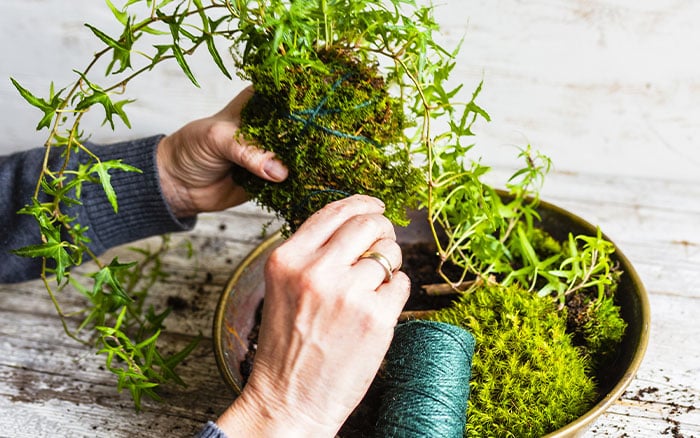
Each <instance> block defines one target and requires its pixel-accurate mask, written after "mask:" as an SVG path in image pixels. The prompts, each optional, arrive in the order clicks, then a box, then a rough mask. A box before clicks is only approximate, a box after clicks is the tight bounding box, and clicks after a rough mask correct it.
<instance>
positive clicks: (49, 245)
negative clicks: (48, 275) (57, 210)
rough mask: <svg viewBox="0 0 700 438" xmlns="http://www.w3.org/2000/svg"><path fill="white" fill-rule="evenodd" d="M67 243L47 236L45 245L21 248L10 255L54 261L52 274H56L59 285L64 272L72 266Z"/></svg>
mask: <svg viewBox="0 0 700 438" xmlns="http://www.w3.org/2000/svg"><path fill="white" fill-rule="evenodd" d="M68 246H69V244H68V242H61V241H60V239H59V240H56V239H55V238H54V237H53V236H48V241H47V242H46V243H41V244H37V245H28V246H24V247H22V248H18V249H14V250H12V253H13V254H15V255H18V256H20V257H46V258H47V259H51V260H54V262H55V263H56V266H55V267H54V268H53V272H54V273H55V274H56V280H57V281H58V282H59V283H60V282H61V281H63V278H64V277H65V273H66V270H68V268H69V267H70V266H72V265H73V262H72V259H71V256H70V254H69V253H68V251H67V250H66V247H68Z"/></svg>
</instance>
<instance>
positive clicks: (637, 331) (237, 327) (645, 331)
mask: <svg viewBox="0 0 700 438" xmlns="http://www.w3.org/2000/svg"><path fill="white" fill-rule="evenodd" d="M538 211H539V213H540V215H541V226H542V227H543V228H544V229H545V230H547V231H548V232H549V233H550V234H552V235H553V236H554V237H555V238H557V239H559V240H561V241H564V240H565V239H566V238H567V236H568V234H569V233H573V234H575V235H576V234H587V235H595V233H596V232H597V230H596V227H594V226H593V225H591V224H590V223H588V222H586V221H584V220H583V219H581V218H580V217H578V216H576V215H574V214H573V213H571V212H569V211H566V210H564V209H562V208H559V207H557V206H555V205H552V204H549V203H546V202H541V204H540V207H539V208H538ZM413 216H414V217H413V220H412V221H411V225H409V226H408V227H407V228H401V229H397V240H398V242H399V244H408V243H415V242H420V241H423V242H430V239H431V235H430V233H429V231H428V228H427V223H426V221H425V216H424V215H422V214H421V213H420V212H414V213H413ZM421 216H422V217H421ZM606 238H607V237H606ZM608 240H609V239H608ZM282 241H283V239H282V236H281V234H280V233H279V232H278V233H276V234H274V235H272V236H271V237H269V238H268V239H267V240H265V241H264V242H263V243H261V244H260V245H259V246H258V247H256V248H255V249H254V250H253V251H252V252H251V253H250V254H249V255H248V256H247V257H246V258H245V260H243V261H242V262H241V264H240V265H239V266H238V267H237V268H236V270H235V271H234V273H233V275H232V276H231V278H230V280H229V281H228V283H227V284H226V288H225V289H224V291H223V293H222V295H221V298H220V300H219V304H218V307H217V310H216V315H215V320H214V348H215V352H216V361H217V364H218V367H219V370H220V371H221V374H222V375H223V377H224V379H225V380H226V383H227V384H228V385H229V386H230V387H231V388H233V390H234V391H235V392H236V393H240V392H241V390H242V382H243V378H242V376H241V371H240V363H241V362H242V361H243V360H244V359H245V356H246V353H247V351H248V344H249V340H248V336H249V334H250V332H251V330H252V329H253V327H254V325H255V314H256V311H257V309H258V306H259V304H260V301H261V300H262V298H263V295H264V293H265V281H264V275H263V273H264V267H265V262H266V261H267V258H268V256H269V255H270V253H271V251H272V250H274V249H275V248H276V247H277V246H278V245H280V244H281V243H282ZM615 257H616V259H617V261H618V262H619V263H620V267H621V268H622V270H623V271H624V274H623V276H622V281H621V284H620V286H619V288H618V292H617V300H618V304H619V305H620V307H621V310H622V317H623V318H624V320H625V321H626V322H627V324H628V327H627V332H626V333H625V336H624V339H623V340H622V344H621V345H620V355H619V357H618V360H617V361H616V362H615V364H614V365H613V366H612V367H611V368H610V369H609V370H608V372H607V377H608V379H606V382H602V383H601V388H600V391H601V394H602V396H601V398H600V400H599V401H598V403H596V404H595V406H593V407H592V408H591V409H590V410H589V411H588V412H586V413H585V414H584V415H582V416H581V417H579V418H578V419H576V420H575V421H572V422H571V423H569V424H567V425H566V426H564V427H562V428H560V429H558V430H556V431H554V432H551V433H549V434H548V435H546V438H564V437H567V438H568V437H578V436H582V435H583V434H584V433H585V431H586V430H587V429H588V428H589V427H590V426H591V425H592V424H593V422H594V421H595V420H596V419H597V418H598V417H599V416H600V415H601V414H602V413H603V412H605V410H607V409H608V408H609V407H610V406H611V405H612V404H613V403H615V401H616V400H617V399H619V398H620V396H621V395H622V393H623V392H624V391H625V389H626V388H627V386H628V385H629V384H630V382H631V381H632V380H633V379H634V377H635V374H636V372H637V369H638V368H639V366H640V364H641V362H642V358H643V357H644V353H645V351H646V346H647V342H648V339H649V326H650V310H649V300H648V298H647V292H646V290H645V288H644V285H643V284H642V282H641V280H640V279H639V276H638V275H637V272H636V271H635V269H634V267H633V266H632V264H631V263H630V262H629V260H628V259H627V257H625V255H624V254H623V253H622V251H620V249H619V248H617V247H616V252H615Z"/></svg>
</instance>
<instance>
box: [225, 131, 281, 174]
mask: <svg viewBox="0 0 700 438" xmlns="http://www.w3.org/2000/svg"><path fill="white" fill-rule="evenodd" d="M224 153H225V154H226V158H227V159H228V160H229V161H232V162H234V163H236V164H238V165H239V166H241V167H243V168H244V169H246V170H248V171H249V172H251V173H253V174H255V175H257V176H259V177H260V178H263V179H266V180H269V181H272V182H280V181H283V180H285V179H286V178H287V176H288V175H289V171H288V170H287V167H286V166H285V165H284V164H283V163H282V162H281V161H280V160H278V159H277V158H276V155H275V153H274V152H272V151H266V150H264V149H261V148H259V147H257V146H255V145H253V144H251V143H248V142H247V141H245V140H243V139H242V138H240V135H237V134H236V135H234V136H232V137H231V140H230V142H229V144H228V145H227V147H225V149H224Z"/></svg>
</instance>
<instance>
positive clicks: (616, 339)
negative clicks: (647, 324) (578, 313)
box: [580, 297, 627, 369]
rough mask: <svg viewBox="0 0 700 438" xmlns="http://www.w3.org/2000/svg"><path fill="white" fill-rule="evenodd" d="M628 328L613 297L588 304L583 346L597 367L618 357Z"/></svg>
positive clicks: (583, 329) (582, 331)
mask: <svg viewBox="0 0 700 438" xmlns="http://www.w3.org/2000/svg"><path fill="white" fill-rule="evenodd" d="M626 329H627V323H626V322H625V320H624V319H622V317H621V316H620V307H619V306H617V305H615V303H614V301H613V298H612V297H604V298H602V299H599V300H596V301H594V302H592V303H591V304H590V305H589V306H588V310H587V312H586V319H585V322H584V323H583V324H582V326H581V330H580V331H581V335H582V337H583V347H584V349H585V352H586V354H588V355H589V356H590V357H591V360H592V362H593V366H594V368H595V369H604V368H605V366H606V365H607V364H609V363H610V362H611V361H613V360H614V359H615V358H616V357H617V351H618V347H619V345H620V342H622V337H623V336H624V334H625V330H626Z"/></svg>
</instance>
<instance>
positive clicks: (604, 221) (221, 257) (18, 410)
mask: <svg viewBox="0 0 700 438" xmlns="http://www.w3.org/2000/svg"><path fill="white" fill-rule="evenodd" d="M507 174H508V170H507V169H495V170H494V172H493V173H492V178H493V179H494V180H498V179H500V178H503V177H505V176H506V175H507ZM544 194H545V199H547V200H549V201H551V202H554V203H556V204H558V205H560V206H562V207H564V208H566V209H569V210H571V211H572V212H574V213H576V214H579V215H581V216H582V217H584V218H585V219H587V220H589V221H591V222H593V223H598V224H600V225H601V227H602V228H603V230H604V231H605V232H607V233H608V234H609V235H610V236H611V238H612V239H613V240H615V241H616V243H617V244H618V245H619V246H620V247H621V248H622V250H623V251H624V252H625V254H626V255H627V256H628V257H629V258H630V260H631V261H632V263H633V264H634V266H635V267H636V269H637V270H638V272H639V274H640V276H641V278H642V279H643V281H644V282H645V284H646V287H647V288H648V290H649V293H650V302H651V308H652V329H651V339H650V343H649V347H648V350H647V354H646V357H645V360H644V362H643V364H642V366H641V368H640V370H639V373H638V374H637V378H636V379H635V380H634V381H633V383H632V384H631V386H630V387H629V389H628V390H627V392H626V393H625V394H624V396H623V397H622V399H621V400H619V401H618V402H617V403H616V404H615V405H614V406H613V408H612V409H610V410H609V411H608V412H607V413H606V414H605V415H604V416H603V417H602V418H600V420H599V421H597V422H596V423H595V424H594V425H593V427H592V428H591V429H590V431H589V433H588V436H590V437H598V436H613V437H623V436H624V437H642V436H660V435H664V434H665V435H668V436H676V437H677V436H684V437H690V436H696V437H698V436H700V411H698V410H697V409H696V408H697V407H698V406H700V404H699V401H700V383H698V382H699V381H698V377H697V376H698V373H699V372H700V348H698V344H697V340H698V338H699V337H700V329H699V327H700V325H699V324H698V317H699V316H700V301H699V300H698V298H699V295H698V286H697V285H698V280H700V273H699V269H698V267H699V266H700V239H698V231H697V226H698V224H700V187H697V186H690V185H686V184H682V183H675V182H671V181H664V180H653V179H644V180H634V179H630V178H620V177H616V176H614V175H594V174H587V173H581V174H571V173H554V174H553V175H551V176H550V178H549V181H548V183H547V185H546V188H545V192H544ZM269 220H270V216H269V215H267V214H264V213H262V212H261V211H260V210H258V209H257V208H256V207H254V206H252V205H245V206H242V207H239V208H238V209H234V210H231V211H227V212H222V213H218V214H208V215H202V216H201V217H200V219H199V223H198V225H197V227H196V229H195V230H194V231H192V232H191V233H187V234H180V235H175V236H173V242H174V243H175V244H177V243H178V242H183V241H185V240H189V241H190V242H191V243H192V245H193V247H194V248H195V256H194V257H193V258H191V259H188V258H187V257H186V253H187V252H186V251H185V250H184V248H183V247H180V248H176V249H174V250H173V251H171V252H170V253H168V254H167V255H166V256H165V257H164V262H165V263H164V269H165V270H166V272H167V273H168V274H169V277H168V278H167V279H166V280H164V281H162V282H160V283H158V284H157V285H156V286H155V287H154V288H153V289H152V291H151V293H152V295H153V297H154V300H155V303H156V304H158V305H164V304H165V303H167V302H168V299H170V300H171V303H172V302H173V301H172V300H173V298H172V297H179V298H180V299H181V300H179V301H178V303H179V304H180V305H179V306H177V310H175V311H174V312H173V314H172V315H171V316H170V317H169V320H168V322H167V326H168V332H167V335H165V336H164V340H165V341H166V343H171V344H172V346H173V347H182V346H183V345H185V344H186V343H187V342H188V341H190V340H191V339H192V338H193V337H194V336H196V335H197V334H199V333H201V334H202V335H203V336H204V339H203V341H202V342H201V343H200V344H199V347H198V348H197V349H196V350H195V351H194V353H193V355H192V356H191V358H189V359H188V360H187V361H186V362H185V363H184V364H182V365H181V366H180V367H179V371H180V373H181V374H182V376H183V378H184V379H185V381H186V382H187V383H188V386H187V387H186V388H181V387H177V386H166V387H164V388H162V390H161V391H160V393H161V395H162V396H163V398H164V402H163V403H155V402H152V401H146V402H145V405H144V410H143V412H141V413H136V412H135V411H134V408H133V404H132V402H131V400H130V398H129V396H128V394H118V393H117V392H116V390H115V383H114V381H113V378H112V376H111V374H110V373H108V372H106V371H105V370H104V368H103V365H104V364H103V359H102V358H101V357H98V356H96V355H94V353H93V351H92V350H90V349H86V348H85V347H83V346H81V345H78V344H76V343H75V342H74V341H72V340H70V339H68V338H67V337H66V336H65V335H64V334H63V332H62V329H61V326H60V323H59V320H58V318H57V317H56V314H55V311H54V309H53V307H52V304H51V302H50V300H49V298H48V296H47V293H46V292H45V290H44V289H43V286H42V284H41V283H40V282H36V281H33V282H27V283H24V284H19V285H5V286H0V436H2V437H24V436H26V437H30V436H31V437H34V436H71V437H80V436H91V437H92V436H99V437H132V436H144V437H160V436H182V437H186V436H191V435H193V434H194V433H196V432H197V430H198V429H199V428H200V427H201V425H202V424H203V423H204V422H206V421H207V420H209V419H213V418H215V417H216V416H217V414H218V413H220V412H221V411H222V410H223V409H224V408H225V407H226V406H227V405H228V404H229V403H230V401H231V400H232V398H233V394H232V392H231V391H230V390H229V389H228V388H227V387H226V385H225V384H224V381H223V379H222V378H221V376H220V375H219V372H218V370H217V367H216V364H215V360H214V355H213V350H212V336H211V327H212V318H213V312H214V308H215V306H216V302H217V300H218V297H219V294H220V293H221V292H222V290H223V288H224V284H225V282H226V280H227V279H228V277H229V275H230V274H231V272H232V270H233V268H234V267H235V266H236V264H237V263H239V262H240V261H241V260H242V258H243V257H244V256H245V255H246V254H247V253H248V251H250V250H251V249H252V248H254V247H255V246H256V245H257V244H259V243H260V242H261V227H262V225H263V224H264V223H266V222H267V221H269ZM158 242H159V240H158V238H153V239H149V240H146V241H142V242H138V246H149V245H150V246H151V247H154V246H155V245H157V244H158ZM176 246H177V245H176ZM128 252H129V250H128V249H127V248H126V247H124V248H117V249H115V250H114V251H113V254H115V255H120V258H122V259H126V258H127V257H129V254H128ZM64 295H65V297H64V298H65V300H66V303H67V307H68V308H70V307H71V306H76V305H79V298H76V295H75V294H71V293H70V292H65V293H64Z"/></svg>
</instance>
